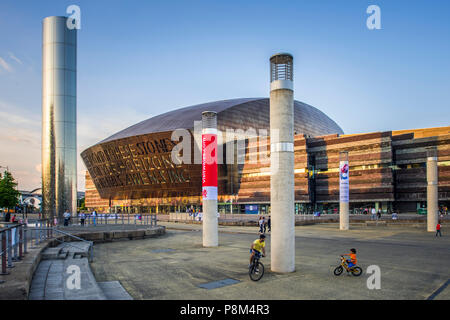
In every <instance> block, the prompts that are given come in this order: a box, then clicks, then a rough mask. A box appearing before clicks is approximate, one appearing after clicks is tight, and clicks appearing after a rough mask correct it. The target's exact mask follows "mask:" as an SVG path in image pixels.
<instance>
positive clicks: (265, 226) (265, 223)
mask: <svg viewBox="0 0 450 320" xmlns="http://www.w3.org/2000/svg"><path fill="white" fill-rule="evenodd" d="M266 229H267V221H266V219H264V233H266Z"/></svg>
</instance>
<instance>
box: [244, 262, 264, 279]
mask: <svg viewBox="0 0 450 320" xmlns="http://www.w3.org/2000/svg"><path fill="white" fill-rule="evenodd" d="M248 275H249V276H250V279H252V280H253V281H258V280H260V279H261V278H262V276H263V275H264V265H263V264H262V263H261V262H259V261H258V262H257V263H256V264H253V265H252V266H251V267H250V270H249V272H248Z"/></svg>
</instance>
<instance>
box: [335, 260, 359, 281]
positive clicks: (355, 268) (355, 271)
mask: <svg viewBox="0 0 450 320" xmlns="http://www.w3.org/2000/svg"><path fill="white" fill-rule="evenodd" d="M344 268H345V270H347V272H351V273H352V275H354V276H355V277H359V276H360V275H361V274H362V269H361V268H360V267H358V266H356V265H355V266H353V267H350V268H349V267H348V265H347V261H346V260H345V258H344V256H341V264H340V265H339V266H337V267H336V268H335V269H334V271H333V273H334V275H335V276H340V275H341V274H342V272H343V271H344Z"/></svg>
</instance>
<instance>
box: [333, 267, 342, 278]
mask: <svg viewBox="0 0 450 320" xmlns="http://www.w3.org/2000/svg"><path fill="white" fill-rule="evenodd" d="M342 271H344V268H343V267H342V266H339V267H336V269H334V271H333V273H334V275H335V276H340V275H341V273H342Z"/></svg>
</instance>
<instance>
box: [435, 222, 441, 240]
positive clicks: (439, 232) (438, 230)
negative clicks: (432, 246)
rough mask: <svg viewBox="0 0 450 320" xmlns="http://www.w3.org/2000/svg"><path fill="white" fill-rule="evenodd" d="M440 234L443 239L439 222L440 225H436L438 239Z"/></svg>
mask: <svg viewBox="0 0 450 320" xmlns="http://www.w3.org/2000/svg"><path fill="white" fill-rule="evenodd" d="M438 234H439V237H442V234H441V223H440V222H438V224H437V225H436V237H437V236H438Z"/></svg>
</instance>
